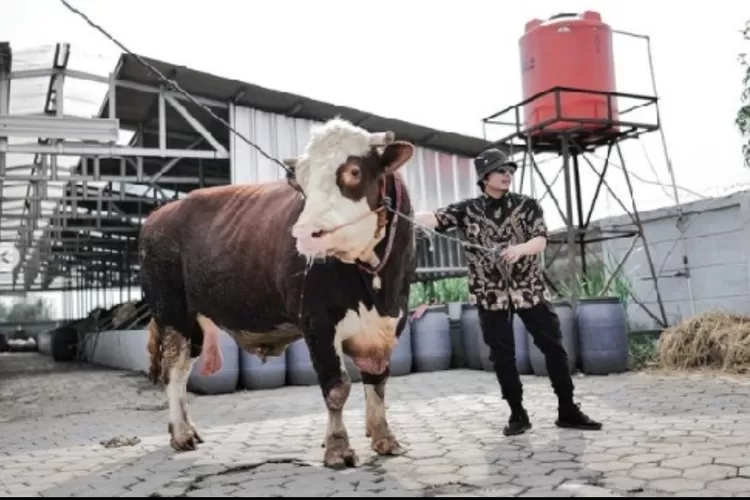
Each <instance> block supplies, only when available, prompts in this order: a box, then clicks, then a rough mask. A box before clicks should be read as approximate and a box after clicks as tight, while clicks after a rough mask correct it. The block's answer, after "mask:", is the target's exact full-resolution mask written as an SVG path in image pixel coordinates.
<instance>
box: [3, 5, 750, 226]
mask: <svg viewBox="0 0 750 500" xmlns="http://www.w3.org/2000/svg"><path fill="white" fill-rule="evenodd" d="M69 1H70V3H71V4H72V5H74V6H75V7H77V8H79V9H81V10H82V11H83V12H85V13H86V14H88V15H89V16H90V17H91V18H92V19H93V20H94V21H95V22H97V23H99V24H101V25H102V26H103V27H104V28H105V29H107V30H108V31H110V32H111V33H112V34H113V35H114V36H115V37H116V38H118V39H119V40H120V41H122V42H123V43H124V44H125V45H126V46H128V48H129V49H130V50H132V51H134V52H136V53H142V54H144V55H148V56H150V57H153V58H156V59H162V60H166V61H169V62H171V63H176V64H183V65H186V66H189V67H191V68H195V69H198V70H203V71H207V72H210V73H214V74H217V75H220V76H223V77H227V78H235V79H239V80H243V81H248V82H252V83H255V84H258V85H262V86H266V87H269V88H274V89H278V90H283V91H288V92H293V93H298V94H302V95H305V96H309V97H312V98H315V99H319V100H322V101H327V102H332V103H335V104H339V105H346V106H352V107H356V108H359V109H363V110H367V111H370V112H373V113H377V114H380V115H384V116H391V117H396V118H400V119H403V120H406V121H412V122H414V123H418V124H421V125H426V126H430V127H434V128H437V129H442V130H448V131H453V132H459V133H464V134H467V135H473V136H479V137H481V136H482V134H483V130H482V123H481V119H482V118H483V117H485V116H487V115H490V114H492V113H493V112H496V111H499V110H500V109H502V108H505V107H506V106H509V105H512V104H515V103H516V102H518V101H520V100H521V77H520V61H519V49H518V43H519V37H520V36H521V35H522V34H523V30H524V25H525V24H526V22H528V21H529V20H531V19H533V18H535V17H536V18H547V17H549V16H551V15H553V14H556V13H558V12H561V11H565V12H579V11H583V10H595V11H598V12H600V13H601V15H602V17H603V20H604V21H605V22H607V23H608V24H610V25H611V26H612V27H613V28H614V29H616V30H620V31H626V32H632V33H638V34H646V35H649V36H650V39H651V50H652V55H653V62H654V68H655V76H656V85H657V89H658V95H659V96H660V112H661V119H662V126H663V131H664V135H665V139H666V144H667V151H668V154H669V156H670V157H671V159H672V164H673V166H674V174H675V177H676V183H677V184H678V185H679V186H681V187H683V188H685V189H684V190H680V196H681V201H683V202H684V201H690V200H694V199H696V195H700V196H713V195H716V194H727V193H728V192H730V191H733V190H736V189H739V188H743V187H745V188H747V187H750V172H749V171H748V169H745V168H743V166H742V155H741V138H740V135H739V133H738V131H737V129H736V128H735V126H734V115H735V113H736V111H737V108H738V106H739V103H740V93H741V91H742V86H741V78H742V69H741V67H740V65H739V62H738V60H737V55H738V53H739V52H741V51H743V50H747V43H746V42H743V41H742V37H741V35H740V32H739V30H740V29H741V28H742V26H743V23H744V21H745V20H746V19H748V18H750V10H749V9H747V7H746V6H744V4H743V2H722V6H721V8H715V9H707V8H706V5H704V4H694V5H695V6H694V7H690V6H688V4H684V5H681V6H680V9H679V15H678V13H677V12H676V11H675V10H674V8H669V7H668V6H667V2H654V1H653V0H652V1H648V2H647V1H644V0H632V1H629V2H612V1H606V0H591V1H588V2H582V1H578V0H570V1H566V2H561V1H560V0H555V1H551V0H531V1H527V2H490V1H478V0H463V1H462V2H460V3H458V2H449V1H445V2H430V3H429V4H428V3H426V2H417V1H411V2H404V1H398V2H397V1H395V0H378V1H377V2H375V3H373V4H367V3H365V2H351V1H344V0H316V1H314V2H310V1H303V0H274V1H273V2H270V1H268V2H260V1H251V0H212V1H211V2H207V1H199V0H179V1H177V0H158V1H157V0H148V1H146V0H127V1H125V0H69ZM2 5H3V15H2V16H0V33H2V36H3V38H4V39H5V40H9V41H10V42H11V44H12V46H13V48H14V51H17V50H24V49H30V48H33V47H37V46H40V45H48V44H54V43H56V42H69V43H71V44H72V48H73V51H74V52H77V53H79V54H81V53H83V54H84V55H85V56H86V60H88V61H89V62H90V63H91V64H94V63H96V65H97V67H98V68H104V69H105V70H106V69H107V68H113V67H114V63H115V61H116V59H117V57H118V55H119V49H118V48H117V47H116V46H115V45H114V44H113V43H112V42H111V41H109V40H108V39H107V38H105V37H104V36H103V35H102V34H100V33H99V32H98V31H96V30H94V29H93V28H91V27H89V26H88V25H87V24H86V23H85V22H84V21H83V20H82V19H80V18H79V17H78V16H76V15H74V14H73V13H71V12H70V11H68V10H67V9H66V8H65V7H64V6H63V5H62V4H61V3H60V1H59V0H33V1H32V0H2ZM678 19H679V20H678ZM614 52H615V54H614V56H615V67H616V78H617V85H618V90H620V91H622V92H631V93H642V94H652V93H653V91H652V88H651V85H652V83H651V78H650V74H649V65H648V52H647V47H646V43H645V42H644V41H643V40H641V39H633V38H630V37H627V36H624V35H615V38H614ZM92 99H93V98H92ZM84 100H85V99H84ZM98 101H99V98H98V97H97V98H96V99H93V101H92V102H94V103H95V104H96V103H97V102H98ZM94 108H95V109H94V112H95V111H96V108H98V106H94ZM644 119H645V120H653V119H654V115H653V111H652V112H651V114H650V115H648V116H646V117H645V118H644ZM493 132H494V133H495V134H498V133H499V132H505V131H504V130H501V131H493ZM488 138H490V139H493V138H497V137H493V136H490V137H488ZM623 151H624V154H625V158H626V161H627V166H628V169H629V170H631V171H632V172H633V173H634V175H636V176H638V177H639V178H640V179H644V180H646V181H650V182H652V183H653V182H655V181H656V180H657V179H659V180H661V181H662V182H665V183H668V182H670V181H669V176H668V172H667V168H666V161H665V151H664V148H663V147H662V143H661V137H660V135H659V134H658V133H653V134H650V136H648V137H646V138H644V139H641V140H640V141H634V142H633V143H632V144H627V145H624V146H623ZM599 155H600V156H601V155H603V152H601V153H599ZM647 158H648V160H647ZM592 159H593V158H592ZM649 160H650V161H649ZM596 165H597V167H599V166H600V165H601V161H599V163H598V164H596ZM551 172H552V173H550V174H545V175H546V176H547V178H548V179H549V180H551V178H552V177H553V176H554V170H553V171H551ZM587 174H588V175H587ZM612 175H613V177H612V178H611V179H615V180H618V181H619V180H622V179H623V177H622V173H621V172H619V171H617V170H615V171H614V172H613V174H612ZM583 182H584V185H585V186H584V190H585V195H584V198H585V197H586V196H589V197H590V196H591V195H590V193H591V192H592V190H593V185H594V184H595V182H596V178H595V177H594V176H593V174H591V173H590V171H588V172H586V173H584V181H583ZM611 182H612V181H611ZM633 183H634V188H635V189H636V191H637V195H636V199H637V201H638V205H639V209H641V210H644V209H650V208H657V207H659V206H668V205H673V204H674V199H673V198H672V192H671V190H669V189H664V188H663V187H659V186H657V185H653V184H649V183H647V182H643V181H640V180H634V181H633ZM536 184H537V186H538V185H539V183H538V182H537V183H536ZM536 189H537V194H538V193H539V192H540V190H541V188H540V187H537V188H536ZM561 189H562V176H561V177H560V181H559V182H558V183H557V184H556V185H555V188H554V190H555V193H556V194H558V196H561V194H560V193H561V192H560V191H559V190H561ZM586 190H588V191H586ZM617 191H618V194H619V195H622V194H623V193H624V191H622V190H620V189H617ZM691 192H692V193H693V194H690V193H691ZM544 203H546V204H545V205H544V207H545V213H546V214H548V218H549V219H550V220H549V221H548V223H549V225H550V226H551V227H553V228H554V227H559V226H560V225H561V223H562V221H561V219H560V218H559V215H557V214H556V213H555V212H556V209H555V208H554V205H550V203H551V200H550V199H549V197H548V198H547V199H546V200H545V202H544ZM618 212H619V210H618V207H617V206H616V205H615V204H614V202H613V200H611V199H609V200H607V199H605V200H604V201H603V203H602V208H601V209H600V210H597V211H596V216H595V218H596V217H598V216H605V215H609V214H616V213H618Z"/></svg>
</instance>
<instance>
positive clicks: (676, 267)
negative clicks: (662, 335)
mask: <svg viewBox="0 0 750 500" xmlns="http://www.w3.org/2000/svg"><path fill="white" fill-rule="evenodd" d="M683 213H684V222H683V227H684V241H685V251H686V254H687V259H688V265H687V269H688V271H689V277H686V276H679V275H678V276H676V275H675V274H676V273H680V272H682V271H684V269H685V266H684V265H683V262H682V258H683V251H682V245H681V243H680V241H679V236H680V230H679V229H678V226H677V221H678V217H677V216H678V213H677V209H676V207H669V208H665V209H659V210H654V211H651V212H643V213H641V214H640V216H641V219H642V221H643V224H644V232H645V236H646V239H647V241H648V245H649V249H650V252H651V257H652V260H653V262H654V265H655V267H656V271H657V276H660V278H659V283H658V286H659V291H660V292H661V296H662V300H663V302H664V307H665V310H666V314H667V320H668V322H669V324H674V323H676V322H679V321H680V320H682V319H685V318H689V317H690V316H692V315H693V314H700V313H701V312H705V311H708V310H716V309H723V310H726V311H730V312H736V313H743V314H750V192H749V191H744V192H739V193H735V194H732V195H729V196H725V197H721V198H714V199H709V200H701V201H698V202H694V203H691V204H685V205H683ZM597 225H599V226H600V227H602V228H606V227H614V228H625V227H634V225H633V224H632V221H631V219H630V217H629V216H628V215H625V216H622V217H616V218H608V219H604V220H600V221H597ZM631 243H632V238H623V239H618V240H609V241H605V242H603V243H602V249H603V252H604V255H605V256H606V257H612V258H613V260H614V259H618V260H619V259H621V258H622V256H623V255H624V254H625V252H626V251H627V249H628V247H629V246H630V245H631ZM670 251H671V254H670ZM659 268H663V269H662V271H661V273H659V272H658V271H659ZM623 270H624V272H625V274H626V276H627V277H628V278H629V280H630V282H631V286H632V288H633V291H634V294H635V296H636V297H638V298H639V299H640V300H641V301H643V302H644V303H645V305H646V306H647V307H648V309H649V310H651V311H652V312H654V313H655V314H656V315H657V316H659V317H661V316H660V313H659V308H658V305H657V301H656V291H655V286H654V282H653V280H651V272H650V270H649V266H648V260H647V257H646V252H645V251H644V248H643V242H642V241H640V242H639V243H638V244H637V245H636V249H635V251H634V252H633V254H631V256H630V257H629V258H628V260H627V261H626V263H625V265H624V267H623ZM628 315H629V319H630V322H631V325H632V326H635V327H641V328H651V327H656V323H655V322H654V320H653V319H651V318H650V317H649V315H648V314H647V313H646V312H644V311H643V310H642V309H641V308H640V307H639V306H638V305H636V304H633V303H631V304H630V305H629V306H628Z"/></svg>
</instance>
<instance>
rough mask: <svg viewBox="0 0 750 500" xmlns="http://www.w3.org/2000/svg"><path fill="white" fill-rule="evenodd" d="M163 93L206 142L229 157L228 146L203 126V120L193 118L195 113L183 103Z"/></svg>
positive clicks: (223, 155)
mask: <svg viewBox="0 0 750 500" xmlns="http://www.w3.org/2000/svg"><path fill="white" fill-rule="evenodd" d="M161 95H163V96H164V99H166V100H167V102H168V103H169V104H171V105H172V107H173V108H174V109H175V110H177V112H178V113H180V115H181V116H182V117H183V118H184V119H185V121H186V122H188V123H189V124H190V126H191V127H193V128H194V129H195V131H196V132H198V133H199V134H200V135H201V136H202V137H203V138H204V139H205V140H206V142H208V143H209V144H210V145H211V146H213V148H214V149H215V150H216V151H217V152H219V153H220V154H221V157H222V158H229V152H228V151H227V150H226V148H225V147H224V146H222V145H221V144H220V143H219V141H217V140H216V139H215V138H214V136H213V135H211V133H210V132H209V131H208V130H207V129H206V127H204V126H203V124H201V122H199V121H198V120H196V119H195V118H193V115H191V114H190V113H189V112H188V110H187V109H185V107H184V106H183V105H182V104H180V103H179V102H177V100H176V99H175V98H174V97H172V96H171V95H169V94H167V93H162V94H161Z"/></svg>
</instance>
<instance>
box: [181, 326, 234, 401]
mask: <svg viewBox="0 0 750 500" xmlns="http://www.w3.org/2000/svg"><path fill="white" fill-rule="evenodd" d="M218 342H219V350H220V351H221V356H222V358H223V362H222V364H221V368H220V369H219V371H217V372H216V373H214V374H213V375H209V376H207V377H206V376H204V375H201V361H202V359H203V354H202V353H201V355H200V356H199V357H198V359H197V361H196V362H195V363H194V364H193V370H192V371H191V372H190V376H189V377H188V383H187V386H188V390H190V391H191V392H194V393H198V394H228V393H230V392H234V391H236V390H237V385H238V382H239V380H240V348H239V347H237V343H236V342H235V341H234V339H233V338H232V336H231V335H229V334H228V333H227V332H225V331H224V330H219V339H218Z"/></svg>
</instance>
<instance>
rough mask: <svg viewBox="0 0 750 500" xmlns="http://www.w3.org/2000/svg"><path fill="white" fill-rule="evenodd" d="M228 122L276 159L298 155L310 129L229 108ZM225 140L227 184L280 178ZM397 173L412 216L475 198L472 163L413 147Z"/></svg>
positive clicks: (250, 151)
mask: <svg viewBox="0 0 750 500" xmlns="http://www.w3.org/2000/svg"><path fill="white" fill-rule="evenodd" d="M230 119H231V125H232V127H234V128H235V130H237V131H238V132H239V133H241V134H242V135H244V136H245V137H247V138H248V139H249V140H251V141H253V142H254V143H256V144H257V145H258V146H260V147H261V148H263V150H264V151H266V153H268V154H269V155H271V156H272V157H275V158H278V159H283V158H285V157H290V156H296V155H298V154H299V153H301V152H302V149H303V148H304V146H305V143H306V142H307V138H308V135H309V133H310V129H311V127H312V126H313V124H314V123H315V122H314V121H312V120H304V119H299V118H289V117H286V116H282V115H277V114H275V113H267V112H264V111H259V110H256V109H252V108H247V107H243V106H232V109H230ZM230 138H231V144H230V148H231V149H230V152H231V153H230V154H231V179H232V181H231V182H232V184H239V183H245V182H264V181H270V180H276V179H283V178H284V175H285V172H284V170H282V169H281V167H280V166H278V165H276V164H275V163H272V162H271V161H269V160H268V159H266V158H264V157H263V156H262V155H261V154H260V153H258V151H257V150H256V149H255V148H253V147H252V146H250V145H249V144H247V143H246V142H245V141H243V140H242V139H240V138H239V137H237V136H236V135H235V134H230ZM401 172H402V174H403V176H404V178H405V181H406V185H407V186H408V188H409V191H410V193H411V196H412V202H413V203H414V207H415V210H427V209H433V208H437V207H439V206H443V205H446V204H448V203H450V202H453V201H457V200H460V199H463V198H468V197H470V196H474V195H475V194H477V193H478V191H477V189H476V173H475V172H474V166H473V164H472V159H471V158H467V157H463V156H458V155H453V154H447V153H443V152H438V151H434V150H431V149H427V148H422V147H418V148H417V150H416V153H415V154H414V156H413V157H412V159H411V160H410V161H409V163H407V164H406V165H404V167H402V169H401Z"/></svg>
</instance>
